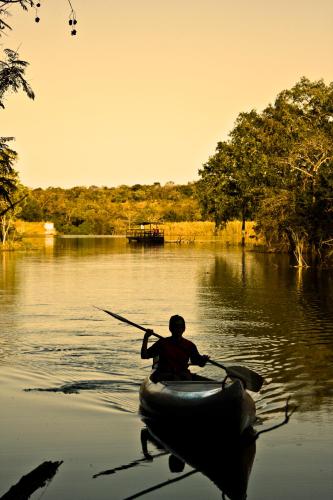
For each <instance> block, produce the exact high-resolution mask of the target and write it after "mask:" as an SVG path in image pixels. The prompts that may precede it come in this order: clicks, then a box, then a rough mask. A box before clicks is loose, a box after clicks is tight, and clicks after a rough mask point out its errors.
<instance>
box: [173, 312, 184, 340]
mask: <svg viewBox="0 0 333 500" xmlns="http://www.w3.org/2000/svg"><path fill="white" fill-rule="evenodd" d="M169 330H170V332H171V334H172V336H173V337H181V336H182V335H183V333H184V332H185V320H184V318H183V317H182V316H178V314H175V315H174V316H171V318H170V320H169Z"/></svg>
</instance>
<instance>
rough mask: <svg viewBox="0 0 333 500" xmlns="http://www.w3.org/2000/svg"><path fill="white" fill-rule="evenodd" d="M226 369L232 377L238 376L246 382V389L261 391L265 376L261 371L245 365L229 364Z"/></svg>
mask: <svg viewBox="0 0 333 500" xmlns="http://www.w3.org/2000/svg"><path fill="white" fill-rule="evenodd" d="M226 371H227V373H228V375H230V377H236V378H239V379H241V380H243V381H244V382H245V385H246V389H249V390H250V391H253V392H258V391H260V389H261V387H262V384H263V383H264V378H263V377H262V376H261V375H259V373H257V372H254V371H253V370H250V369H249V368H246V367H245V366H228V367H226Z"/></svg>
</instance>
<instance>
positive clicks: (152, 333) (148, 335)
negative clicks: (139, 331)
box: [145, 328, 154, 340]
mask: <svg viewBox="0 0 333 500" xmlns="http://www.w3.org/2000/svg"><path fill="white" fill-rule="evenodd" d="M152 335H154V330H150V329H149V328H147V330H146V333H145V339H147V340H148V339H149V337H151V336H152Z"/></svg>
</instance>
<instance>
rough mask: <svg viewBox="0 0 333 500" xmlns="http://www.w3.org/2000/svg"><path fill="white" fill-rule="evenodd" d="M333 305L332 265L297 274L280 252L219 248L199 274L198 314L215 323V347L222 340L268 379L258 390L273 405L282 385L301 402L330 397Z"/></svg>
mask: <svg viewBox="0 0 333 500" xmlns="http://www.w3.org/2000/svg"><path fill="white" fill-rule="evenodd" d="M332 305H333V276H332V273H330V272H329V271H327V270H326V271H318V270H311V269H308V270H303V271H301V274H300V273H299V270H298V269H295V268H291V267H290V266H289V258H288V256H285V255H272V254H258V253H246V254H244V253H243V254H242V253H241V252H235V251H234V252H230V253H224V254H220V255H218V256H216V258H215V261H214V263H213V265H212V266H211V268H210V269H209V270H208V271H207V268H206V269H205V273H204V274H202V276H201V288H200V291H199V309H200V310H201V312H200V314H201V316H202V321H203V322H205V321H206V325H207V327H208V328H210V329H212V330H214V329H215V331H214V332H213V333H211V335H212V336H213V335H215V337H216V336H219V342H220V346H221V347H220V350H221V352H222V354H223V348H224V347H225V346H226V345H227V346H228V344H229V348H230V351H231V352H233V354H234V355H237V358H238V360H240V361H241V362H242V363H246V362H247V363H248V364H249V367H250V368H254V369H256V370H257V371H259V372H261V373H262V374H263V375H264V376H265V377H267V378H268V379H271V380H272V382H273V385H272V384H271V386H266V389H264V391H263V394H265V390H266V391H267V398H268V399H269V403H271V406H272V411H273V409H274V404H276V402H277V401H278V400H279V399H281V401H282V399H283V398H282V394H281V391H282V390H283V391H290V392H292V393H294V394H295V397H296V398H297V400H298V403H299V404H300V410H305V409H313V408H315V407H318V406H319V405H321V404H323V403H325V401H327V400H328V398H330V397H331V386H332V382H333V367H332V357H333V336H332V330H333V307H332ZM213 317H215V321H216V324H214V322H213V321H212V322H210V321H209V318H213ZM207 318H208V320H207ZM218 323H220V325H219V326H218V325H217V324H218ZM216 326H218V327H217V328H216ZM274 384H277V385H280V390H278V389H274V390H273V387H275V386H274ZM268 406H269V404H268Z"/></svg>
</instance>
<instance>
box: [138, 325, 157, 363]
mask: <svg viewBox="0 0 333 500" xmlns="http://www.w3.org/2000/svg"><path fill="white" fill-rule="evenodd" d="M153 334H154V332H153V330H147V331H146V333H145V335H144V337H143V340H142V346H141V359H149V358H153V357H154V356H156V353H155V350H156V348H155V345H156V344H157V343H158V341H157V342H155V344H154V345H152V346H151V347H149V348H148V339H149V337H151V335H153Z"/></svg>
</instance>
